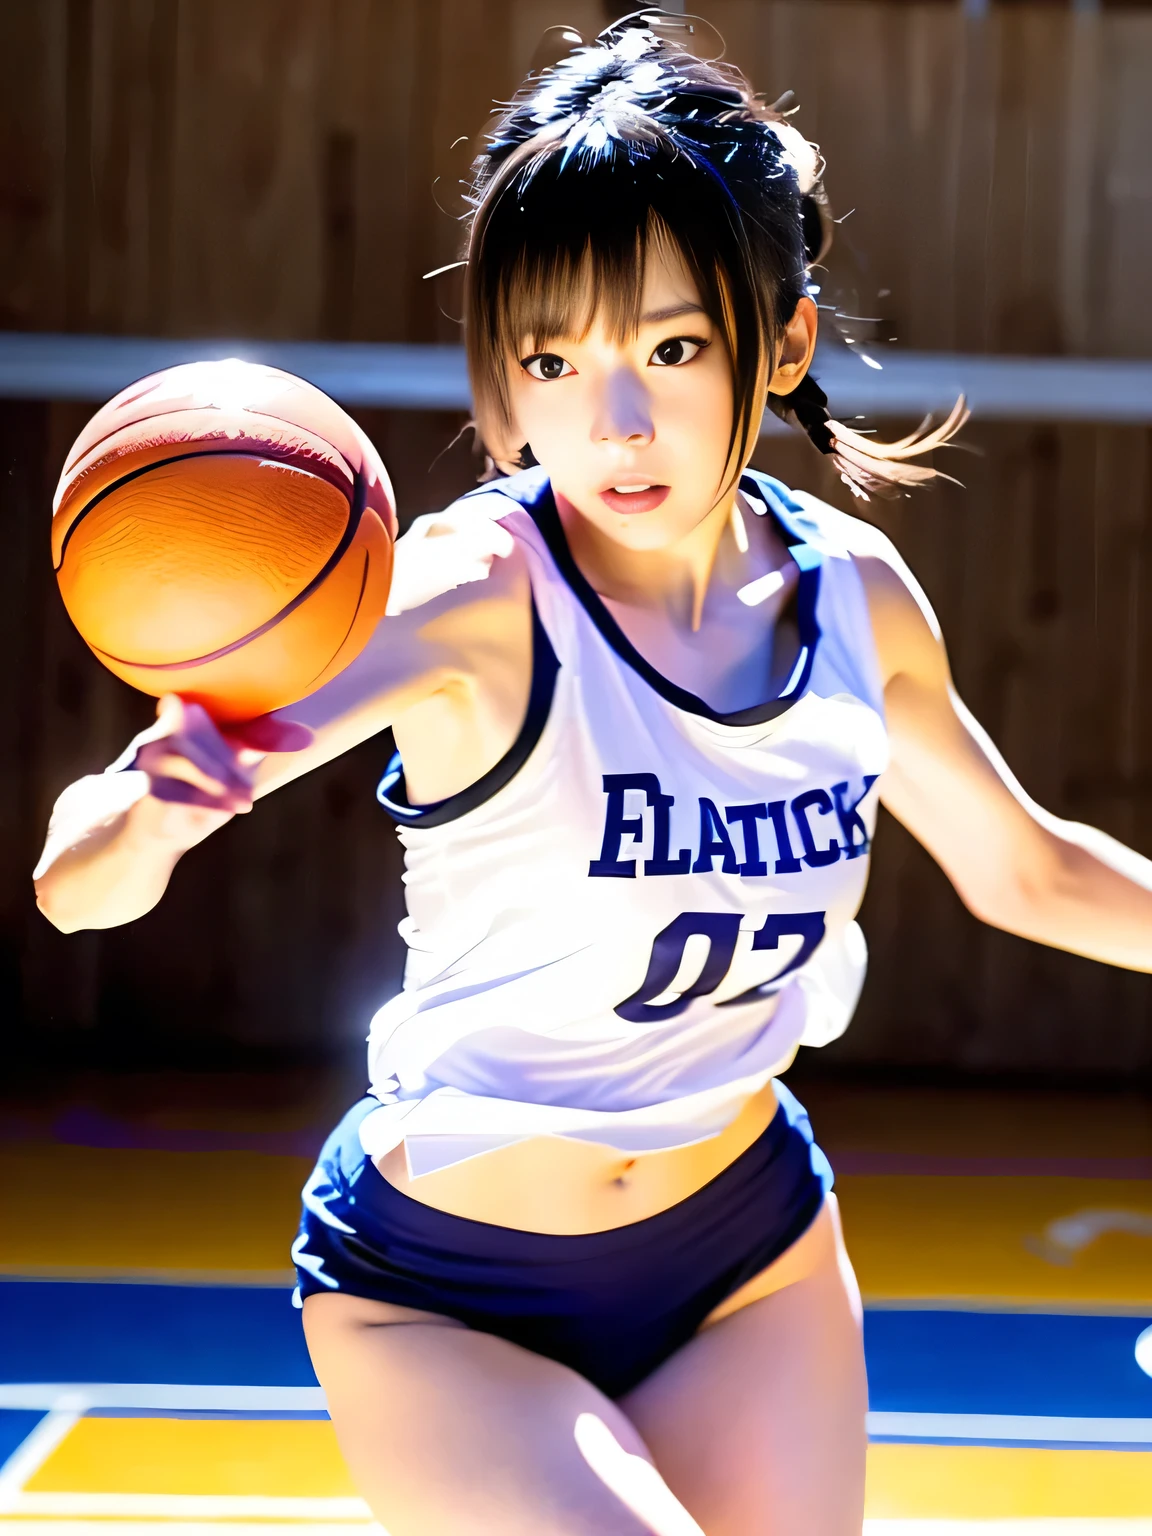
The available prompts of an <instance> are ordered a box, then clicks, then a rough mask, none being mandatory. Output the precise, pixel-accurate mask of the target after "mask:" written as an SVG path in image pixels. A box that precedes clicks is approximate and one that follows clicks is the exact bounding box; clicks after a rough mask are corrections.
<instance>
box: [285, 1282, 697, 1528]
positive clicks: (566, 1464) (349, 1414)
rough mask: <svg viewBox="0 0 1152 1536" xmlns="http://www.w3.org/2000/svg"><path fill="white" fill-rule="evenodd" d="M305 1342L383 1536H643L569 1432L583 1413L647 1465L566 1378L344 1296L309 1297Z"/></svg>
mask: <svg viewBox="0 0 1152 1536" xmlns="http://www.w3.org/2000/svg"><path fill="white" fill-rule="evenodd" d="M304 1330H305V1333H306V1335H307V1338H308V1348H309V1351H310V1352H311V1355H312V1363H313V1365H314V1366H315V1369H316V1374H317V1376H318V1377H319V1379H320V1383H321V1385H322V1386H323V1388H324V1391H325V1393H326V1394H327V1397H328V1407H329V1411H330V1413H331V1415H332V1420H333V1423H334V1425H335V1429H336V1435H337V1438H338V1440H339V1442H340V1448H341V1450H342V1451H343V1453H344V1457H345V1460H346V1461H347V1463H348V1466H349V1469H350V1470H351V1473H352V1476H353V1478H354V1479H355V1481H356V1483H357V1485H358V1486H359V1488H360V1491H361V1493H362V1494H363V1495H364V1497H365V1499H367V1501H368V1503H369V1505H370V1506H371V1509H372V1513H373V1514H374V1516H375V1517H376V1519H377V1520H378V1521H379V1522H380V1523H381V1525H383V1526H384V1528H385V1530H386V1531H387V1532H388V1536H650V1533H651V1531H652V1529H653V1527H652V1526H651V1525H649V1524H645V1523H643V1522H641V1521H640V1520H639V1519H637V1518H636V1517H635V1516H634V1515H633V1514H631V1513H630V1512H629V1509H628V1507H627V1506H626V1505H625V1504H624V1503H622V1502H621V1500H620V1499H619V1498H617V1497H616V1495H615V1494H613V1493H612V1492H610V1491H609V1488H608V1486H607V1485H606V1484H605V1483H604V1482H602V1481H601V1480H600V1478H599V1477H598V1476H596V1475H595V1474H594V1473H593V1471H592V1470H591V1467H590V1465H589V1463H588V1462H587V1461H586V1460H585V1459H584V1456H583V1455H582V1454H581V1451H580V1449H579V1447H578V1445H577V1440H576V1421H577V1419H578V1418H579V1417H580V1415H582V1414H594V1415H595V1416H596V1417H597V1418H598V1419H600V1420H601V1421H602V1423H603V1424H605V1425H607V1427H608V1428H609V1429H610V1430H611V1432H612V1434H613V1435H614V1436H615V1439H616V1441H617V1442H618V1443H619V1446H620V1447H622V1448H623V1451H624V1452H626V1453H629V1454H630V1455H631V1456H640V1457H643V1458H644V1460H645V1462H649V1463H650V1462H651V1457H650V1456H649V1454H648V1451H647V1450H646V1448H645V1446H644V1444H643V1442H642V1441H641V1439H640V1436H639V1435H638V1434H637V1433H636V1430H635V1429H634V1428H633V1426H632V1425H631V1424H630V1423H629V1422H628V1420H627V1419H626V1418H625V1417H624V1415H623V1414H622V1413H621V1411H620V1410H619V1408H617V1407H616V1406H615V1405H614V1404H613V1403H611V1402H610V1401H609V1400H608V1399H607V1398H606V1397H604V1396H602V1394H601V1393H599V1392H598V1391H597V1390H596V1389H595V1388H594V1387H593V1386H591V1385H590V1384H589V1383H588V1382H586V1381H585V1380H584V1379H583V1378H582V1377H581V1376H578V1375H576V1373H575V1372H574V1371H571V1370H569V1369H568V1368H567V1367H566V1366H562V1365H558V1364H556V1362H555V1361H552V1360H546V1359H544V1358H542V1357H541V1356H539V1355H534V1354H532V1353H530V1352H529V1351H528V1350H525V1349H521V1348H520V1347H519V1346H518V1345H515V1344H510V1343H508V1342H507V1341H506V1340H504V1339H498V1338H495V1337H493V1336H492V1335H490V1334H485V1333H475V1332H473V1331H472V1330H471V1329H469V1328H465V1327H464V1326H463V1325H462V1324H459V1323H456V1322H454V1321H452V1320H451V1319H447V1318H442V1317H436V1316H435V1315H433V1314H431V1313H425V1312H414V1311H411V1310H409V1309H408V1308H404V1307H390V1306H386V1305H384V1304H383V1303H380V1302H373V1301H366V1300H363V1299H361V1298H358V1297H354V1296H341V1295H317V1296H310V1297H309V1298H308V1300H307V1301H306V1302H305V1303H304ZM652 1476H653V1479H655V1474H654V1473H653V1474H652ZM665 1497H666V1498H667V1500H668V1502H669V1503H670V1504H671V1503H674V1501H673V1500H672V1499H671V1497H670V1496H668V1495H667V1494H665ZM681 1529H683V1527H681Z"/></svg>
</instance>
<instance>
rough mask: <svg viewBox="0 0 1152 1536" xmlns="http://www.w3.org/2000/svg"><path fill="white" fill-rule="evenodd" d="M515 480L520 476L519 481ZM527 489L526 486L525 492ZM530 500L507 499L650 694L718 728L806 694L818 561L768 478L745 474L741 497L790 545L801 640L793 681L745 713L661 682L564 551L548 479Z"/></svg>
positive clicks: (746, 721)
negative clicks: (766, 517)
mask: <svg viewBox="0 0 1152 1536" xmlns="http://www.w3.org/2000/svg"><path fill="white" fill-rule="evenodd" d="M517 478H519V477H517ZM499 489H500V490H501V491H502V492H503V493H504V494H505V495H509V491H508V490H507V489H506V488H505V487H504V486H500V487H499ZM524 489H525V490H527V489H528V487H527V486H525V487H524ZM534 489H536V494H535V495H534V496H526V497H523V498H521V497H520V496H510V499H512V500H514V501H516V502H517V503H518V504H519V505H520V506H522V507H523V508H524V510H525V511H526V512H527V513H528V515H529V517H531V519H532V521H533V522H534V523H535V525H536V527H537V529H538V530H539V532H540V535H541V537H542V538H543V540H544V542H545V544H546V545H547V547H548V553H549V554H550V555H551V556H552V559H553V561H554V562H555V565H556V568H557V570H558V571H559V572H560V574H561V576H563V578H564V580H565V582H566V583H567V585H568V587H569V588H570V589H571V591H572V593H573V594H574V595H575V597H576V599H577V600H578V602H579V603H580V606H581V607H582V608H583V609H584V611H585V613H586V614H587V615H588V617H589V618H590V619H591V620H592V623H593V624H594V625H595V626H596V628H597V630H599V632H600V634H601V636H602V637H603V639H604V640H605V641H606V642H607V644H608V645H609V646H610V647H611V648H612V650H613V651H615V653H616V654H617V656H619V657H620V659H621V661H624V662H627V664H628V665H629V666H630V667H631V668H632V670H633V671H634V672H636V673H638V674H639V675H640V677H642V678H643V679H644V681H645V682H646V683H647V684H648V686H649V687H650V688H651V689H652V690H653V692H655V693H658V694H659V695H660V697H661V698H662V699H665V700H666V701H667V702H668V703H669V704H672V705H675V707H676V708H677V709H680V710H683V711H684V712H685V713H686V714H691V715H700V716H702V717H703V718H704V719H705V720H710V721H712V722H713V723H714V724H716V725H737V726H739V725H763V724H764V723H765V722H767V721H769V720H775V719H776V718H777V717H778V716H780V715H782V714H783V713H784V712H785V711H786V710H788V709H790V708H791V707H792V705H793V704H795V703H796V701H797V699H799V698H802V697H803V695H804V693H805V692H806V691H807V688H808V683H809V680H810V678H811V676H812V666H813V663H814V662H815V659H816V647H817V645H818V644H819V642H820V625H819V623H818V621H817V618H816V601H817V598H818V596H819V592H820V567H821V558H820V552H819V550H817V549H815V548H814V547H813V545H811V544H810V543H809V542H808V541H807V540H806V539H805V538H804V535H803V534H802V533H801V532H800V531H799V529H798V528H796V527H794V526H792V525H791V522H790V521H786V520H785V517H784V516H782V515H781V512H782V510H783V509H782V508H781V507H779V506H778V505H777V503H778V501H779V500H780V498H779V496H778V495H776V494H774V492H775V491H776V482H774V481H772V480H771V479H770V477H768V476H767V475H765V476H760V475H754V474H753V473H752V472H750V471H746V472H745V473H744V474H743V475H742V476H741V477H740V489H741V491H743V493H744V495H745V496H748V497H750V498H751V499H752V500H753V501H754V502H756V503H758V504H760V505H761V506H763V507H765V509H766V510H767V512H768V514H769V516H771V518H772V521H773V523H774V524H775V527H776V530H777V532H778V533H779V535H780V537H781V538H782V539H783V540H784V543H785V544H786V545H787V546H788V553H789V554H790V555H791V556H792V559H793V560H794V561H795V563H796V565H797V566H798V567H799V570H800V580H799V582H798V584H797V590H796V621H797V629H798V630H799V635H800V650H799V653H798V654H797V657H796V663H795V665H794V667H793V668H792V673H791V676H790V677H789V678H788V680H787V682H786V683H785V684H784V687H783V688H782V689H781V691H780V692H779V693H778V694H776V695H774V696H773V697H772V698H770V699H765V700H764V701H763V702H762V703H760V704H753V705H751V706H750V707H749V708H747V709H735V710H729V711H727V712H725V711H721V710H716V709H713V708H712V706H711V705H710V704H708V703H707V702H706V701H705V700H704V699H701V698H699V697H698V696H697V695H696V694H694V693H692V692H690V691H689V690H688V689H687V688H681V687H680V685H679V684H678V683H674V682H673V681H672V680H671V678H668V677H665V676H664V674H663V673H662V672H658V671H657V670H656V668H655V667H654V666H653V665H652V664H651V662H649V661H648V660H647V659H646V658H645V657H644V656H642V655H641V654H640V652H639V651H638V650H637V649H636V647H635V646H634V645H633V644H632V642H631V640H629V638H628V636H627V635H626V634H625V633H624V631H623V630H622V629H621V627H620V625H619V624H618V623H617V622H616V620H615V619H614V618H613V617H612V614H611V613H610V612H609V611H608V608H607V605H606V604H605V602H604V600H603V598H601V596H600V594H599V593H598V592H597V591H596V590H595V588H594V587H593V586H592V584H591V582H590V581H589V580H588V578H587V577H586V576H585V575H584V573H583V571H582V570H581V569H580V567H579V566H578V565H577V564H576V561H575V559H574V557H573V555H572V551H571V549H570V548H569V546H568V540H567V538H566V536H565V534H564V525H563V524H562V523H561V521H560V514H559V512H558V511H557V510H556V501H555V498H554V497H553V495H552V486H551V484H550V483H549V481H548V479H547V478H546V477H542V479H541V480H540V482H539V484H538V486H537V487H535V488H534Z"/></svg>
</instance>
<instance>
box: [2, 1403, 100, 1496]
mask: <svg viewBox="0 0 1152 1536" xmlns="http://www.w3.org/2000/svg"><path fill="white" fill-rule="evenodd" d="M86 1406H87V1404H86V1402H85V1400H84V1399H83V1398H82V1397H81V1396H80V1395H79V1394H78V1393H75V1392H72V1393H63V1392H57V1394H56V1398H55V1400H54V1401H53V1403H52V1405H51V1412H49V1413H47V1414H45V1416H44V1417H43V1418H42V1419H41V1420H40V1422H39V1424H37V1425H36V1427H35V1429H33V1430H32V1431H31V1433H29V1434H27V1435H25V1437H24V1439H23V1440H22V1441H21V1442H20V1444H19V1445H18V1446H17V1447H16V1449H15V1450H14V1451H13V1452H12V1454H11V1456H9V1458H8V1460H7V1461H6V1462H5V1463H4V1465H3V1467H0V1514H5V1513H7V1512H8V1511H9V1510H11V1509H14V1508H15V1507H16V1505H17V1503H18V1502H19V1501H20V1499H22V1498H23V1497H25V1495H24V1494H23V1493H22V1492H21V1489H22V1488H23V1487H24V1484H25V1483H26V1482H27V1481H28V1479H29V1478H30V1477H31V1476H32V1474H33V1473H34V1472H36V1471H37V1470H38V1468H40V1467H41V1466H43V1464H44V1463H45V1462H46V1461H47V1460H48V1458H49V1456H51V1454H52V1452H53V1451H54V1450H55V1449H56V1447H57V1446H58V1445H59V1444H60V1442H61V1441H62V1440H63V1439H64V1438H65V1437H66V1436H67V1435H68V1434H70V1433H71V1431H72V1429H73V1428H74V1427H75V1425H76V1424H77V1422H78V1421H79V1419H80V1418H81V1417H82V1416H83V1413H84V1410H85V1408H86Z"/></svg>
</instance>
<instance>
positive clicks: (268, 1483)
mask: <svg viewBox="0 0 1152 1536" xmlns="http://www.w3.org/2000/svg"><path fill="white" fill-rule="evenodd" d="M24 1492H25V1493H27V1494H52V1495H58V1494H76V1495H80V1496H90V1495H105V1494H107V1495H115V1496H118V1497H122V1496H125V1495H129V1496H141V1495H146V1496H149V1497H152V1498H171V1497H185V1496H189V1495H192V1496H206V1497H221V1496H224V1497H234V1496H239V1497H242V1498H244V1497H248V1498H251V1497H260V1498H267V1497H275V1498H278V1499H284V1498H288V1499H299V1498H309V1499H333V1498H337V1499H349V1498H355V1497H357V1490H356V1488H355V1487H354V1486H353V1484H352V1480H351V1478H350V1476H349V1475H348V1469H347V1467H346V1466H345V1465H344V1458H343V1457H342V1456H341V1454H340V1449H339V1447H338V1446H337V1444H336V1435H335V1432H334V1431H333V1428H332V1425H331V1423H329V1422H328V1421H327V1420H326V1419H119V1418H116V1419H112V1418H109V1419H81V1420H80V1422H79V1423H78V1424H77V1425H76V1427H75V1428H74V1429H73V1430H72V1433H71V1434H70V1435H69V1436H68V1438H67V1439H66V1440H65V1441H64V1442H63V1443H62V1444H61V1445H60V1446H59V1447H57V1449H56V1450H55V1451H54V1452H53V1453H52V1455H51V1456H49V1457H48V1459H47V1460H46V1461H45V1462H44V1463H43V1465H42V1466H41V1467H40V1468H39V1469H38V1470H37V1471H36V1472H35V1473H34V1474H33V1476H32V1477H30V1478H29V1480H28V1481H27V1483H25V1485H24ZM52 1512H54V1513H60V1514H63V1513H70V1512H71V1511H65V1510H62V1509H60V1510H55V1511H45V1513H52ZM112 1512H113V1511H109V1513H112ZM123 1512H124V1511H120V1513H123Z"/></svg>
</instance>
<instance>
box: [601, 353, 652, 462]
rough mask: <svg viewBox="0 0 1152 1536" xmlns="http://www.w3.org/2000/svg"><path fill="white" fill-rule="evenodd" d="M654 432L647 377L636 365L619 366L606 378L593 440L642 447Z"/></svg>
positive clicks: (649, 440) (650, 439)
mask: <svg viewBox="0 0 1152 1536" xmlns="http://www.w3.org/2000/svg"><path fill="white" fill-rule="evenodd" d="M652 435H653V427H652V407H651V402H650V401H649V398H648V391H647V390H646V389H645V387H644V383H643V380H642V379H640V377H639V376H638V375H637V374H636V372H635V370H634V369H632V368H617V369H615V370H614V371H613V372H612V373H610V374H609V375H608V377H607V379H606V380H605V382H604V390H603V394H602V395H601V397H600V402H599V409H598V410H597V412H596V416H595V419H594V421H593V423H592V437H593V440H594V441H595V442H598V443H625V444H627V445H628V446H629V447H636V448H640V447H643V446H644V445H645V444H646V443H650V442H651V441H652Z"/></svg>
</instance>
